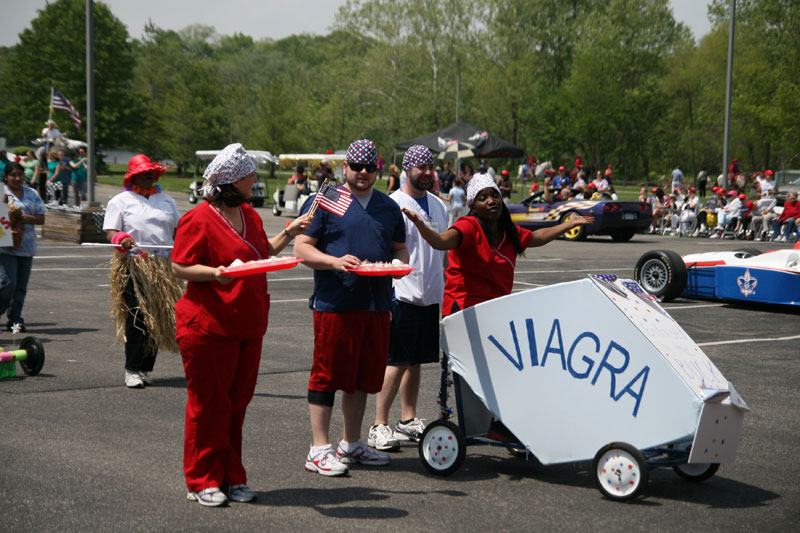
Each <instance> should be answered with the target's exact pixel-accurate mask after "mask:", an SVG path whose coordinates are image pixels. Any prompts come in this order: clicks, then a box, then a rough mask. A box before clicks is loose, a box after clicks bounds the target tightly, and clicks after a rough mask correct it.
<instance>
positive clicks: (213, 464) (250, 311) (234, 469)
mask: <svg viewBox="0 0 800 533" xmlns="http://www.w3.org/2000/svg"><path fill="white" fill-rule="evenodd" d="M255 170H256V168H255V165H254V164H253V161H252V160H251V159H250V156H248V155H247V152H246V151H245V150H244V148H243V147H242V145H241V144H238V143H236V144H232V145H229V146H227V147H226V148H225V149H224V150H222V151H221V152H220V153H219V154H218V155H217V156H216V157H215V158H214V160H213V161H212V162H211V164H210V165H209V166H208V168H207V169H206V171H205V173H204V174H203V177H204V178H205V180H206V184H205V186H204V187H203V189H202V191H203V194H204V195H205V198H206V200H207V203H205V204H202V205H199V206H197V207H196V208H194V209H192V210H191V211H189V212H188V213H186V214H185V215H184V216H183V217H182V218H181V220H180V222H179V223H178V229H177V233H176V235H175V246H174V248H173V250H172V271H173V273H174V274H175V276H176V277H179V278H182V279H185V280H188V283H187V286H186V293H185V294H184V295H183V297H181V299H180V300H179V301H178V303H177V304H176V305H175V322H176V338H177V341H178V345H179V346H180V350H181V358H182V359H183V367H184V371H185V372H186V379H187V382H188V385H187V390H188V401H187V403H186V432H185V436H184V448H183V469H184V475H185V476H186V484H187V486H188V489H189V493H188V495H187V498H188V499H189V500H191V501H197V502H199V503H200V504H201V505H204V506H208V507H216V506H220V505H225V504H226V503H227V502H228V498H230V499H231V500H233V501H237V502H250V501H253V500H254V499H255V498H256V493H255V492H254V491H252V490H251V489H250V488H249V487H248V486H247V484H246V483H247V474H246V472H245V469H244V466H243V465H242V425H243V424H244V416H245V411H246V410H247V405H248V404H249V403H250V400H251V399H252V397H253V392H254V390H255V385H256V377H257V375H258V365H259V363H260V361H261V343H262V337H263V336H264V333H265V332H266V330H267V316H268V313H269V294H267V277H266V276H265V275H263V274H262V275H253V276H245V277H242V278H236V279H234V278H230V277H227V276H225V275H224V272H225V270H226V267H225V265H230V264H231V263H232V262H233V261H234V260H236V259H240V260H241V261H243V262H247V261H252V260H258V259H266V258H267V257H269V256H272V255H275V254H277V253H279V252H280V251H281V250H282V249H283V248H284V247H285V246H286V245H287V244H289V242H290V241H291V240H292V239H293V238H294V237H295V236H297V235H299V234H301V233H303V232H305V230H306V229H308V226H309V224H310V223H311V218H306V217H305V216H304V217H300V218H297V219H295V220H294V221H292V223H291V224H289V225H288V226H287V227H286V229H284V230H283V231H281V232H280V233H278V234H277V235H276V236H275V237H273V238H272V239H268V238H267V235H266V234H265V233H264V229H263V225H262V221H261V217H259V216H258V213H256V211H255V209H253V208H252V207H251V206H250V205H248V204H247V203H245V200H247V198H248V197H249V196H250V191H251V188H252V186H253V183H254V180H255V179H256V173H255ZM224 488H227V492H228V494H227V495H226V494H225V493H224V492H223V490H222V489H224Z"/></svg>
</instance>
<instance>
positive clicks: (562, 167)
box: [558, 165, 567, 170]
mask: <svg viewBox="0 0 800 533" xmlns="http://www.w3.org/2000/svg"><path fill="white" fill-rule="evenodd" d="M558 170H567V169H566V168H564V165H561V166H560V167H558Z"/></svg>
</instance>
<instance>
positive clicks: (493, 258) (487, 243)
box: [403, 174, 594, 316]
mask: <svg viewBox="0 0 800 533" xmlns="http://www.w3.org/2000/svg"><path fill="white" fill-rule="evenodd" d="M501 196H502V195H501V193H500V189H499V188H498V187H497V185H496V184H495V182H494V180H493V179H492V178H491V176H489V175H488V174H476V175H475V176H474V177H473V178H472V180H470V182H469V186H468V188H467V205H468V206H469V207H470V208H471V209H472V211H471V212H470V214H469V215H468V216H465V217H461V218H459V219H458V220H457V221H456V222H455V223H454V224H453V225H452V226H451V227H450V228H449V229H448V230H447V231H445V232H443V233H437V232H435V231H434V230H432V229H431V228H430V227H428V226H427V225H426V224H425V221H424V220H422V218H421V217H420V216H419V215H417V214H416V213H413V212H411V211H408V210H406V209H404V210H403V213H405V215H406V216H407V217H408V218H409V220H411V221H412V222H413V223H414V225H416V226H417V228H418V229H419V232H420V234H421V235H422V237H423V238H424V239H425V240H426V241H428V243H429V244H430V245H431V246H432V247H433V248H435V249H437V250H449V251H450V252H449V254H448V266H447V270H446V271H445V278H446V280H445V289H444V301H443V302H442V315H443V316H448V315H450V314H452V313H455V312H457V311H460V310H462V309H466V308H467V307H472V306H473V305H476V304H479V303H481V302H485V301H487V300H491V299H493V298H497V297H499V296H505V295H506V294H510V293H511V287H512V285H513V284H514V268H515V266H516V263H517V256H518V255H522V253H523V252H524V251H525V248H532V247H534V246H542V245H544V244H547V243H548V242H550V241H552V240H553V239H555V238H556V237H558V236H559V235H563V234H564V233H566V232H567V231H569V230H571V229H572V228H574V227H576V226H580V225H584V224H591V223H592V222H594V218H593V217H584V216H573V217H571V218H570V219H569V220H567V221H565V222H563V223H561V224H559V225H557V226H552V227H550V228H542V229H539V230H536V231H534V232H531V231H529V230H527V229H524V228H521V227H519V226H517V225H516V224H514V223H513V222H512V221H511V214H510V213H509V211H508V208H507V207H506V205H505V204H504V203H503V200H502V197H501Z"/></svg>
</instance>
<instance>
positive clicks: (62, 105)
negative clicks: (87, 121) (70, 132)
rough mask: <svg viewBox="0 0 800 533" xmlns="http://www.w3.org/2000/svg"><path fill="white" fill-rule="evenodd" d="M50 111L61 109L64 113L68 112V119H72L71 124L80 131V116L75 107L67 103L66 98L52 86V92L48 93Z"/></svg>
mask: <svg viewBox="0 0 800 533" xmlns="http://www.w3.org/2000/svg"><path fill="white" fill-rule="evenodd" d="M50 109H63V110H64V111H68V112H69V117H70V118H71V119H72V122H74V123H75V127H76V128H78V129H81V116H80V114H78V111H77V110H76V109H75V107H74V106H73V105H72V104H70V103H69V100H67V97H66V96H64V95H63V94H61V91H59V90H58V89H57V88H56V86H55V85H53V90H52V91H51V93H50Z"/></svg>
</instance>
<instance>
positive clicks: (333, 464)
mask: <svg viewBox="0 0 800 533" xmlns="http://www.w3.org/2000/svg"><path fill="white" fill-rule="evenodd" d="M306 470H308V471H309V472H316V473H317V474H321V475H323V476H343V475H345V474H347V472H349V470H350V469H349V468H347V465H344V464H342V463H341V461H339V456H338V455H336V452H334V451H333V447H332V446H331V445H330V444H326V445H325V446H316V447H315V446H312V447H311V449H310V450H309V451H308V457H306Z"/></svg>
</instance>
